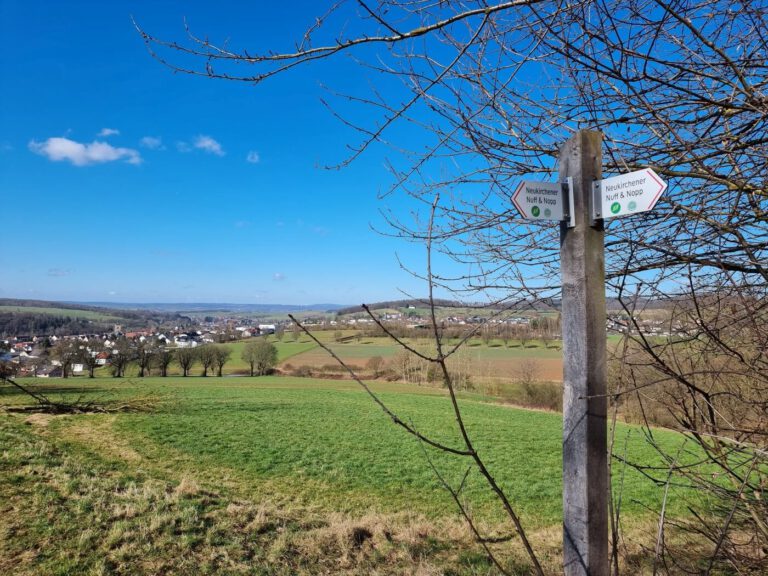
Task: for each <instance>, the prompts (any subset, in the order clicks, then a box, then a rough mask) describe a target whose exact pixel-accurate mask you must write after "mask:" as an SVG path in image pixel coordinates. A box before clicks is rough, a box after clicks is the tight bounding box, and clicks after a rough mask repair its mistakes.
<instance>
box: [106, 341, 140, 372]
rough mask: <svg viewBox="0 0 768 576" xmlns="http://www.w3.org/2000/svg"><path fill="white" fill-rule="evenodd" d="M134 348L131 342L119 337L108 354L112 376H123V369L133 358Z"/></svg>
mask: <svg viewBox="0 0 768 576" xmlns="http://www.w3.org/2000/svg"><path fill="white" fill-rule="evenodd" d="M134 357H135V356H134V350H133V347H132V346H131V343H130V342H128V340H126V339H125V338H120V339H118V340H117V342H115V344H114V346H113V347H112V354H111V355H110V366H111V367H112V376H114V377H115V378H122V377H123V376H125V369H126V368H127V367H128V365H129V364H130V363H131V362H132V361H133V360H134Z"/></svg>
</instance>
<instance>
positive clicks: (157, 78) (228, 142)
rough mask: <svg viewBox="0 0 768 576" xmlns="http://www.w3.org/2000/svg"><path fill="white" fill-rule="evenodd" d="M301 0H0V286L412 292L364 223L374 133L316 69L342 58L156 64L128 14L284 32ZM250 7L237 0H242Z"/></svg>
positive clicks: (167, 22)
mask: <svg viewBox="0 0 768 576" xmlns="http://www.w3.org/2000/svg"><path fill="white" fill-rule="evenodd" d="M316 6H317V4H316V3H315V2H298V3H296V2H292V3H284V5H282V6H280V5H278V3H272V2H256V3H243V2H220V3H215V4H212V3H209V2H172V1H153V2H128V1H109V2H104V1H92V2H89V1H71V2H59V1H48V2H24V1H15V0H0V33H1V34H2V37H3V39H4V43H5V48H4V50H3V51H2V52H0V64H1V65H2V68H3V74H2V80H0V82H1V84H0V191H2V198H3V210H2V230H3V243H2V244H3V249H2V251H0V297H17V298H40V299H53V300H77V301H112V302H240V303H245V302H266V303H295V304H310V303H318V302H333V303H342V304H347V303H359V302H372V301H377V300H383V299H389V298H399V297H401V296H402V295H401V293H400V291H399V290H404V291H406V292H410V293H413V294H415V295H423V294H425V292H426V290H425V287H424V286H423V285H422V284H421V283H420V282H419V281H417V280H415V279H413V278H411V277H410V276H409V275H408V274H407V273H405V272H403V271H401V270H400V267H399V264H398V260H397V258H396V254H397V255H399V256H400V257H401V258H402V259H404V260H405V262H406V263H408V264H409V265H413V266H415V267H418V266H419V264H420V263H421V262H423V260H424V255H423V249H422V248H420V247H416V246H413V245H409V244H406V243H403V242H398V241H396V240H393V239H391V238H387V237H384V236H381V235H379V234H377V233H376V232H374V231H372V230H371V225H373V226H377V227H380V228H382V227H384V223H383V220H382V218H381V216H380V215H379V210H380V209H391V210H394V211H395V212H403V211H405V210H407V209H408V207H407V206H405V205H401V204H400V202H401V200H397V199H395V198H390V199H388V200H387V201H386V202H382V201H380V200H377V193H378V192H379V191H381V190H383V189H385V188H386V187H387V185H388V183H389V182H390V180H389V176H388V174H387V171H386V169H385V167H384V155H383V151H382V150H378V149H372V150H371V151H370V152H369V153H367V154H365V155H363V156H362V157H361V158H360V159H359V160H357V161H356V162H355V163H353V164H352V165H351V166H350V167H348V168H345V169H343V170H340V171H328V170H323V169H322V168H321V166H323V165H327V164H333V163H336V162H338V161H340V160H342V159H343V158H344V157H345V155H346V153H347V149H346V144H347V143H348V142H350V141H353V140H354V135H353V134H352V133H351V131H350V130H349V129H347V128H345V127H344V126H343V125H342V124H341V123H340V122H339V121H338V120H336V119H334V118H333V116H332V115H331V114H330V113H329V112H328V110H327V109H326V108H325V107H324V106H323V105H322V103H321V102H320V98H321V97H323V96H327V93H325V92H324V90H323V88H322V87H321V86H320V83H321V82H323V83H324V84H328V85H330V86H331V87H333V88H336V89H339V90H344V89H350V88H351V89H354V88H356V87H357V86H358V85H360V84H361V83H364V82H366V79H365V78H363V77H362V75H363V72H362V71H361V69H360V68H358V67H356V66H354V65H353V64H352V63H349V62H347V61H345V60H343V59H337V60H335V61H334V62H332V63H326V64H321V65H318V66H314V67H311V68H304V69H302V70H300V71H298V72H294V73H291V74H288V75H284V76H281V77H278V78H275V79H273V80H272V81H269V82H266V83H264V84H262V85H259V86H256V87H254V86H252V85H246V84H238V83H233V82H220V81H213V80H208V79H203V78H194V77H190V76H184V75H181V74H173V73H172V72H171V71H169V70H168V69H167V68H165V67H163V66H162V65H160V64H159V63H158V62H156V61H155V60H153V59H152V58H151V57H150V56H149V55H148V53H147V51H146V50H145V48H144V45H143V42H142V40H141V38H140V36H139V34H138V33H137V32H136V30H135V29H134V27H133V24H132V22H131V20H130V17H131V15H133V16H134V17H135V18H136V19H137V20H138V21H139V22H140V23H141V24H142V26H144V27H145V28H146V29H147V30H149V31H151V32H152V33H154V34H155V35H157V36H160V37H164V38H168V39H181V38H182V37H183V33H184V29H183V18H184V17H186V18H187V21H188V22H189V24H190V25H191V26H192V27H193V29H195V30H196V31H199V32H200V33H201V34H209V35H210V37H211V39H212V40H215V41H222V42H223V41H224V40H225V39H227V38H229V39H230V41H231V42H232V45H233V46H234V47H241V46H242V47H248V48H252V49H256V48H265V47H275V46H277V47H286V48H287V47H290V46H291V43H292V41H293V39H295V38H296V37H297V36H299V35H300V34H301V33H302V32H303V31H304V29H305V28H306V25H307V24H308V23H310V22H311V21H312V16H313V15H314V13H315V10H316V9H317V8H316ZM249 7H250V8H249Z"/></svg>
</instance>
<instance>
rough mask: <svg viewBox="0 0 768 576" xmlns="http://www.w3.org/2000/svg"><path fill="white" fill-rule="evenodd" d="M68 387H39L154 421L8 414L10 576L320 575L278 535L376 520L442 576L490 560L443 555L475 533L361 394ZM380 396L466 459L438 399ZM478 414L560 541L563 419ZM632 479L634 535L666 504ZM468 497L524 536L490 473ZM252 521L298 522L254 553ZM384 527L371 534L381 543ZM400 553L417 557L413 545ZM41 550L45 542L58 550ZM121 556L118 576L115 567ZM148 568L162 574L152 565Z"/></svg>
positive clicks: (382, 387) (643, 453)
mask: <svg viewBox="0 0 768 576" xmlns="http://www.w3.org/2000/svg"><path fill="white" fill-rule="evenodd" d="M31 382H32V380H27V381H26V383H27V384H31ZM64 384H66V386H65V385H64ZM64 384H62V382H61V381H44V380H38V381H36V382H35V383H34V384H31V385H32V386H33V387H34V388H36V389H39V390H42V391H44V392H45V393H47V394H49V395H50V396H51V397H55V398H69V399H75V398H98V399H100V401H102V402H117V401H122V400H125V399H130V398H139V397H147V396H151V397H153V398H155V399H156V401H158V404H157V406H156V409H155V410H154V411H153V412H151V413H121V414H117V415H115V414H82V415H70V416H57V417H45V416H41V415H38V416H33V417H29V416H27V415H23V414H11V413H0V433H2V445H3V446H4V448H3V450H4V451H3V452H2V453H0V455H1V457H0V464H1V466H0V501H3V502H6V503H8V504H6V505H5V509H4V512H3V519H2V520H0V529H2V530H3V532H2V535H3V538H0V542H2V543H0V571H1V570H2V568H3V566H6V567H7V566H10V565H12V564H5V565H4V564H3V561H6V562H11V561H10V560H9V558H12V559H15V560H14V562H22V561H23V562H22V564H23V565H24V566H25V570H26V572H24V571H22V572H20V573H34V574H47V573H51V574H53V573H56V574H70V573H87V572H88V571H89V570H91V571H92V572H93V573H98V572H99V570H102V571H104V572H114V573H126V574H128V573H130V574H134V573H146V574H151V573H158V572H157V570H160V571H163V570H164V569H165V570H170V571H171V572H173V571H174V570H176V571H177V572H180V573H186V572H184V570H185V569H184V568H183V565H182V564H178V562H182V563H183V560H182V559H178V560H177V564H174V565H173V566H171V567H170V568H169V567H168V566H166V567H165V568H162V567H163V566H164V564H163V563H164V562H170V561H171V560H169V559H168V555H171V554H177V555H178V554H181V556H182V557H183V556H184V554H185V553H186V554H187V555H192V556H195V554H197V553H198V551H205V555H210V554H213V550H214V549H216V550H218V552H217V554H218V553H221V547H224V548H226V549H227V554H229V555H233V556H237V558H239V560H238V562H240V563H241V564H242V562H243V561H244V560H243V557H244V556H243V555H245V556H248V554H250V555H251V557H254V555H255V557H256V558H257V559H258V562H257V565H258V566H262V568H263V569H262V570H255V569H253V570H250V571H248V570H243V571H237V570H234V569H233V570H232V571H231V572H229V571H227V570H224V569H222V566H221V565H220V564H217V562H215V561H213V560H210V558H208V556H206V558H208V564H205V563H204V562H203V563H202V564H200V566H201V567H200V568H199V570H200V571H199V573H254V574H283V573H284V574H291V573H319V572H313V570H311V569H309V568H307V569H306V570H305V569H304V568H301V566H300V565H298V564H296V563H295V562H299V564H300V562H301V561H303V560H301V559H306V554H310V553H309V552H307V551H303V552H302V550H303V549H301V548H300V547H299V549H297V550H293V551H292V552H291V549H290V547H289V550H287V551H286V550H283V551H282V552H281V554H284V555H285V554H287V555H288V556H291V554H293V555H296V557H297V558H298V560H296V559H293V560H291V559H287V558H285V557H282V556H280V555H278V556H277V557H271V556H270V554H271V553H267V552H265V550H266V551H269V550H273V548H274V546H275V542H274V541H273V540H274V538H278V537H282V538H283V539H285V538H287V537H288V535H287V534H286V533H285V531H286V530H287V531H288V533H289V534H290V537H291V538H292V539H293V540H291V541H292V542H294V540H296V541H299V540H301V541H303V540H302V539H303V538H309V537H310V536H308V535H309V534H313V536H312V537H311V538H312V539H316V538H318V537H319V536H318V535H317V533H316V532H313V530H317V529H319V528H318V526H324V527H326V528H327V527H328V526H331V525H333V526H336V524H338V523H339V522H341V524H343V525H344V526H347V524H345V523H349V522H352V524H354V523H355V522H360V521H362V520H360V519H361V518H367V519H368V520H366V522H369V523H372V524H371V526H373V525H374V524H375V525H376V526H378V525H379V524H378V523H379V522H384V523H385V524H386V523H390V524H391V523H394V524H393V525H396V526H399V528H397V530H403V531H404V532H403V534H406V533H408V534H410V532H408V531H407V530H406V528H404V527H403V526H401V524H402V523H403V522H405V523H406V524H407V525H408V526H410V524H409V523H411V522H421V523H422V524H423V525H424V526H426V528H424V530H427V531H428V532H429V530H432V531H434V532H435V534H434V536H433V537H432V538H433V540H434V541H432V540H430V542H431V544H430V545H429V546H427V548H426V549H421V548H419V550H421V552H420V553H423V554H428V555H429V561H430V562H434V563H436V565H442V566H443V567H445V566H447V565H450V566H451V570H452V571H451V570H449V571H448V572H446V573H453V574H470V573H475V572H473V571H472V570H470V568H469V567H468V565H467V562H469V563H470V564H471V563H472V562H476V561H477V562H480V564H481V565H482V562H484V560H482V554H480V556H479V557H477V554H478V553H477V551H476V550H475V551H473V550H474V548H473V545H471V544H469V543H467V542H464V543H463V544H461V546H463V547H464V548H462V549H461V550H459V552H456V551H454V552H451V553H450V554H449V553H448V550H453V549H454V548H453V547H456V546H458V544H457V543H456V542H453V543H450V542H449V543H445V542H444V540H445V539H446V538H448V537H447V536H446V534H444V533H442V532H441V531H440V530H442V529H440V530H438V528H437V527H445V526H448V525H451V526H454V528H452V529H451V530H458V528H456V527H455V525H459V526H460V523H458V521H457V519H456V511H455V507H454V504H453V502H452V501H451V499H450V497H449V496H448V494H447V493H446V492H445V490H443V489H442V488H441V487H440V485H439V483H438V481H437V480H436V478H435V475H434V474H433V472H432V471H431V470H430V467H429V465H428V463H427V460H426V457H425V455H424V452H423V448H422V446H421V445H420V444H419V443H418V442H417V441H415V440H414V439H413V438H412V437H410V436H409V435H407V434H406V433H404V431H402V430H401V429H400V428H398V427H397V426H395V425H393V424H392V422H391V421H390V420H389V419H388V418H387V417H386V416H385V415H384V414H383V413H382V412H381V410H380V409H379V408H377V407H376V406H375V405H374V404H373V402H372V401H371V400H370V398H368V397H367V396H366V395H365V394H364V393H363V392H362V391H361V390H360V389H359V388H358V387H357V385H356V384H354V383H352V382H348V381H329V380H313V379H307V378H302V379H299V378H279V377H263V378H236V379H232V378H208V379H204V380H203V379H200V378H186V379H183V378H165V379H161V378H147V379H144V380H141V381H140V382H139V381H136V380H132V381H131V380H121V381H116V380H114V379H106V378H105V379H95V380H84V379H78V380H77V381H76V385H73V384H75V382H72V381H70V382H68V383H64ZM375 388H376V390H377V391H378V392H379V393H380V394H381V397H382V398H383V399H384V400H385V401H386V402H387V403H388V404H389V405H391V406H392V407H393V408H394V409H396V410H397V411H398V413H400V414H401V415H402V416H403V417H404V418H405V419H407V420H409V421H412V422H413V423H414V425H416V426H417V427H418V428H419V430H420V431H422V432H424V433H428V434H430V435H432V436H434V437H435V438H437V439H439V440H441V441H443V442H446V443H448V444H451V445H458V435H457V430H456V425H455V419H454V417H453V415H452V413H451V410H450V405H449V402H448V400H447V398H446V397H445V395H444V394H443V393H442V392H441V391H440V390H437V389H418V388H412V387H408V386H406V385H401V384H375ZM24 401H25V399H24V398H22V397H21V396H19V395H18V394H16V393H15V392H13V391H11V390H10V389H9V388H8V387H2V388H0V404H2V405H5V406H12V405H14V404H19V403H21V402H24ZM463 406H464V413H465V417H466V422H467V425H468V428H469V430H470V432H471V434H472V436H473V437H474V438H475V440H476V444H477V447H478V449H479V451H480V453H481V454H482V455H483V456H484V458H485V460H486V461H487V463H488V466H489V467H490V469H491V470H492V471H493V473H494V474H495V475H496V476H497V478H498V480H499V482H500V484H501V485H502V486H503V487H504V489H505V490H506V491H507V493H508V494H509V497H510V499H511V501H512V502H513V503H514V505H515V506H516V508H517V509H518V510H519V512H520V514H521V516H522V518H523V521H524V522H525V524H526V526H527V527H528V528H529V529H531V530H532V531H533V533H534V534H535V533H543V534H551V532H552V530H555V531H556V530H557V529H558V528H557V527H558V526H559V523H560V517H561V495H560V494H561V473H560V467H561V448H560V446H561V433H562V431H561V417H560V416H559V415H557V414H550V413H542V412H534V411H525V410H519V409H512V408H508V407H504V406H499V405H493V404H490V403H488V402H487V401H486V400H485V399H484V398H483V397H480V396H476V395H475V396H466V397H465V398H464V400H463ZM25 422H26V425H25ZM618 438H619V439H618V441H617V445H619V446H622V451H623V450H624V448H623V447H624V446H625V445H626V447H627V456H628V457H629V458H632V459H637V460H640V461H643V462H645V463H651V462H655V461H656V460H655V456H654V454H653V452H652V451H651V450H650V449H649V448H648V447H647V446H646V444H645V443H644V441H643V439H642V435H641V434H640V432H639V430H637V429H635V428H631V427H626V426H622V427H620V429H619V430H618ZM657 440H659V441H661V442H662V443H665V444H666V445H667V446H668V447H671V448H674V447H675V446H676V445H678V444H679V443H680V442H681V440H680V437H678V436H676V435H673V434H670V433H663V432H659V433H658V435H657ZM428 453H429V455H430V457H431V458H432V459H433V462H434V464H435V465H436V466H437V467H438V469H439V470H440V471H441V473H442V474H444V475H445V477H446V478H447V479H449V481H450V482H452V483H454V484H455V483H457V482H459V479H460V477H461V476H462V474H463V472H464V470H465V468H466V466H467V462H465V461H463V460H462V459H460V458H456V457H448V456H446V455H444V454H439V453H435V452H434V451H433V450H428ZM622 476H623V481H622V485H623V495H622V500H623V502H624V507H623V514H624V518H625V521H626V522H627V523H628V524H630V525H631V524H632V523H643V522H645V521H650V520H652V518H653V516H652V514H649V513H648V512H647V509H648V508H651V509H654V508H657V507H658V504H659V502H660V499H661V490H660V489H659V488H658V487H657V486H656V485H655V484H654V483H653V482H651V481H649V480H648V479H646V478H644V477H642V476H641V475H640V474H638V473H636V472H635V471H633V470H631V469H626V470H624V471H623V472H622ZM615 485H616V486H618V480H617V482H615ZM187 492H189V494H187ZM464 495H465V497H466V498H467V499H468V500H469V501H470V502H471V503H472V509H473V511H474V514H475V515H476V516H477V517H479V518H482V519H483V522H484V524H485V525H487V526H491V527H494V526H496V527H497V529H498V530H499V531H506V530H507V529H508V528H506V527H504V526H503V525H502V524H501V523H502V522H503V518H502V516H501V514H500V513H499V510H498V505H497V504H496V503H495V501H494V498H493V496H492V495H491V494H490V492H489V491H488V490H487V489H486V488H485V487H484V485H483V483H482V482H481V481H480V478H479V477H478V476H477V474H472V475H470V479H469V482H468V484H467V487H466V490H465V492H464ZM688 497H695V495H692V494H689V493H686V492H685V491H684V490H682V489H679V490H676V491H674V492H673V498H672V499H671V500H670V502H669V504H668V506H669V509H668V513H669V514H674V513H680V512H683V511H684V506H685V499H686V498H688ZM118 503H119V506H118ZM233 507H234V508H233ZM238 507H239V508H238ZM240 508H242V509H244V510H245V509H247V510H250V512H249V514H251V516H254V515H255V516H258V514H260V513H257V512H254V511H253V510H258V509H264V510H269V511H270V512H269V514H272V515H276V516H277V517H279V518H282V519H283V520H280V521H275V522H276V524H269V523H267V524H268V526H267V527H265V526H261V528H259V529H258V530H256V532H257V534H255V535H254V534H251V533H250V532H249V534H251V536H250V537H252V538H253V539H254V542H256V541H260V538H262V536H263V537H266V536H265V535H269V536H270V538H272V539H273V540H270V542H269V543H262V544H263V546H264V547H265V548H264V550H261V552H254V551H253V550H251V551H250V552H246V551H244V548H243V547H245V548H248V546H249V545H248V544H247V543H243V542H241V541H240V536H238V535H237V534H238V532H237V531H238V530H243V529H244V528H243V527H242V526H241V528H239V529H238V528H237V526H238V523H237V519H236V518H232V517H230V515H229V511H231V510H233V509H238V510H239V509H240ZM414 515H415V516H414ZM286 518H287V519H288V520H286ZM297 518H305V519H306V518H310V519H312V520H311V521H307V522H309V525H304V524H301V523H299V526H296V525H293V524H291V523H292V522H293V523H295V522H298V520H297ZM340 518H341V519H343V521H342V520H340ZM372 518H376V519H377V520H375V521H374V520H372ZM397 518H399V519H400V520H393V519H397ZM404 518H406V519H405V520H404ZM414 518H416V520H414ZM419 518H421V520H418V519H419ZM355 519H357V520H355ZM382 519H383V520H382ZM252 521H254V519H253V518H251V519H250V520H249V522H252ZM281 522H282V523H281ZM390 524H387V525H390ZM243 526H244V525H243ZM281 526H282V528H281ZM337 528H338V527H337ZM390 529H391V530H395V531H396V529H395V528H392V527H391V526H390ZM259 530H261V532H259ZM376 530H378V528H377V529H374V528H371V529H370V531H371V533H377V534H378V532H376ZM382 530H384V529H383V528H382ZM438 533H439V534H440V535H439V536H438ZM84 534H85V536H84ZM280 534H282V536H280ZM382 534H385V532H382ZM402 538H403V542H401V544H402V546H406V540H408V539H407V538H406V537H405V536H402ZM385 540H386V538H385ZM37 542H40V543H42V542H45V547H44V549H42V548H39V546H38V545H37V544H36V543H37ZM152 542H154V544H153V543H152ZM313 542H314V540H313ZM408 542H410V540H408ZM33 543H34V545H33ZM294 543H295V542H294ZM412 544H413V543H410V544H407V546H411V545H412ZM422 544H424V543H423V542H422ZM148 546H149V548H147V547H148ZM152 546H156V547H157V550H155V549H154V548H152ZM382 546H385V545H384V544H382ZM387 546H389V544H388V545H387ZM420 546H421V544H420ZM30 547H32V549H33V550H37V552H36V553H35V554H32V555H31V556H29V557H27V556H24V554H23V550H28V549H30ZM179 547H181V548H182V549H183V550H181V551H179V550H178V548H179ZM92 548H93V549H95V550H96V552H95V553H94V552H93V550H92ZM398 550H400V548H398ZM409 550H410V548H409ZM185 551H186V552H185ZM262 552H263V553H264V554H266V555H265V556H263V557H262V556H260V554H262ZM200 553H201V554H202V553H203V552H200ZM457 553H458V557H457V556H456V554H457ZM409 554H410V552H409ZM446 555H448V556H450V558H449V557H448V556H446ZM161 556H162V557H161ZM310 556H311V554H310ZM105 558H106V559H109V562H111V564H108V565H106V566H104V565H102V564H100V562H102V561H103V559H105ZM398 558H399V560H397V561H394V560H392V562H394V563H393V564H392V565H391V566H390V567H389V570H390V571H387V570H386V569H385V570H384V571H382V572H380V573H388V574H399V573H406V571H407V570H405V568H404V567H403V566H404V565H403V564H401V563H398V562H401V561H408V562H413V559H411V560H407V559H406V560H403V559H402V558H401V557H400V556H398ZM473 558H474V560H472V559H473ZM478 558H479V559H478ZM147 559H150V560H152V561H151V562H149V564H146V562H145V560H147ZM468 559H469V560H468ZM470 560H471V561H470ZM325 561H327V558H326V560H325ZM360 561H362V560H360ZM510 561H512V560H510ZM369 562H378V560H375V558H370V557H366V559H365V566H366V569H365V570H364V569H362V568H360V565H359V563H358V564H356V565H355V566H357V568H356V570H357V569H359V570H360V571H358V572H355V571H352V572H349V573H360V574H364V573H367V572H366V570H368V569H369V568H371V565H370V564H369ZM387 562H389V561H387ZM444 563H447V564H444ZM238 565H239V564H238ZM252 567H253V566H252ZM264 567H266V568H264ZM54 568H55V569H54ZM85 568H88V569H87V570H86V569H85ZM337 568H338V567H337ZM379 568H381V567H379ZM186 569H187V570H189V569H191V568H190V567H187V568H186ZM485 569H486V570H487V566H486V567H485ZM333 572H334V570H333V569H331V570H330V572H329V573H333ZM6 573H7V572H6ZM483 573H487V571H486V572H483Z"/></svg>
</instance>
